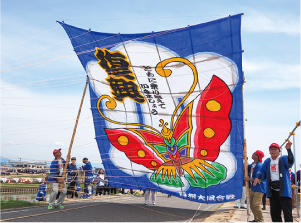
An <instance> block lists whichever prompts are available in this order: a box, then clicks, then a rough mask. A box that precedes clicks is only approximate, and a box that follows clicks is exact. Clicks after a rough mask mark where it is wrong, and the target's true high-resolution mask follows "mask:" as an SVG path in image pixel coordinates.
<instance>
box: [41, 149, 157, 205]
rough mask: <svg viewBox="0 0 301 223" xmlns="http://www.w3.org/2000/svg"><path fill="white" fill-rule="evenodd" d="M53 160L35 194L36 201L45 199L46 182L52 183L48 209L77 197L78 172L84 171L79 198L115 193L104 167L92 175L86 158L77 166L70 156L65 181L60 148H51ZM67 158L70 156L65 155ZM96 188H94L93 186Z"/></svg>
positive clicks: (78, 188) (73, 158)
mask: <svg viewBox="0 0 301 223" xmlns="http://www.w3.org/2000/svg"><path fill="white" fill-rule="evenodd" d="M53 156H54V158H55V159H54V160H53V161H52V162H51V165H50V171H49V175H48V177H47V178H45V179H46V180H45V181H46V182H43V183H42V184H41V185H40V188H39V192H38V194H37V198H36V200H37V201H45V200H46V183H47V181H48V183H50V184H52V192H51V194H50V198H49V205H48V209H51V210H52V209H54V208H60V209H63V208H64V206H62V203H63V201H64V199H65V197H66V196H67V198H74V197H78V191H80V190H81V188H80V182H79V178H78V174H79V173H84V175H85V178H84V182H83V183H84V195H82V196H81V197H80V198H83V199H86V198H90V197H92V196H93V195H96V196H99V195H106V194H108V193H110V194H116V193H117V188H114V187H110V186H109V183H108V179H107V176H106V175H105V172H104V169H100V170H99V171H98V174H97V176H96V177H95V178H94V177H93V167H92V164H91V163H90V161H89V159H88V158H86V157H85V158H84V159H83V160H82V161H83V164H84V165H82V166H80V167H79V168H77V166H76V157H72V158H71V162H70V163H68V164H67V170H66V173H67V182H66V180H65V179H64V178H63V174H64V173H63V171H64V166H65V164H66V161H65V160H64V159H63V158H62V152H61V149H55V150H53ZM67 159H68V160H69V159H70V157H68V156H67ZM94 185H95V186H96V190H95V186H94ZM124 193H125V189H124V188H120V194H121V195H123V194H124ZM130 194H131V195H133V190H132V189H130ZM153 203H155V202H153Z"/></svg>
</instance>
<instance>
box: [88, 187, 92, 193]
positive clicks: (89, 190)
mask: <svg viewBox="0 0 301 223" xmlns="http://www.w3.org/2000/svg"><path fill="white" fill-rule="evenodd" d="M88 193H89V194H92V186H91V185H89V186H88Z"/></svg>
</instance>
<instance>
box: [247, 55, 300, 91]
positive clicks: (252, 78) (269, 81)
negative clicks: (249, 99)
mask: <svg viewBox="0 0 301 223" xmlns="http://www.w3.org/2000/svg"><path fill="white" fill-rule="evenodd" d="M243 70H244V73H245V77H246V81H247V82H246V87H248V88H250V89H256V90H258V89H263V90H264V89H266V90H270V89H288V88H300V65H299V64H281V63H277V62H275V61H269V60H261V61H249V60H245V59H244V60H243Z"/></svg>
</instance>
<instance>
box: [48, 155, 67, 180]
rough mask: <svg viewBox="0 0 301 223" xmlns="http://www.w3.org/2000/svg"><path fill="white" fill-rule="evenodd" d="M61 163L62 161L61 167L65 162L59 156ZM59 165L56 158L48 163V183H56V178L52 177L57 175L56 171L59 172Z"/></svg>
mask: <svg viewBox="0 0 301 223" xmlns="http://www.w3.org/2000/svg"><path fill="white" fill-rule="evenodd" d="M61 160H62V163H63V168H64V165H65V163H66V161H65V160H64V159H63V158H61ZM59 170H60V169H59V165H58V161H57V160H53V161H52V162H51V164H50V172H49V176H48V183H57V181H56V179H54V178H55V177H58V173H59Z"/></svg>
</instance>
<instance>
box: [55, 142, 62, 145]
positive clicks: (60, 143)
mask: <svg viewBox="0 0 301 223" xmlns="http://www.w3.org/2000/svg"><path fill="white" fill-rule="evenodd" d="M54 144H55V145H58V146H63V145H64V143H62V142H54Z"/></svg>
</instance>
